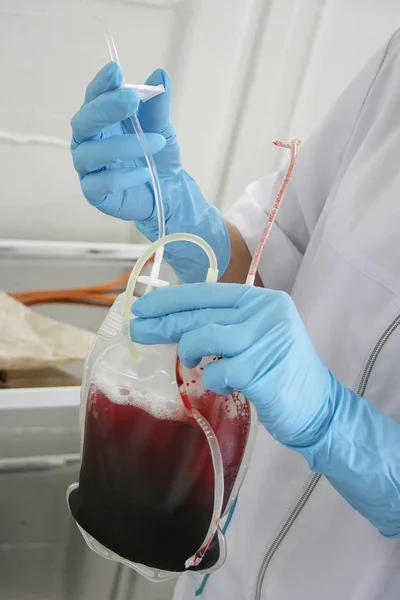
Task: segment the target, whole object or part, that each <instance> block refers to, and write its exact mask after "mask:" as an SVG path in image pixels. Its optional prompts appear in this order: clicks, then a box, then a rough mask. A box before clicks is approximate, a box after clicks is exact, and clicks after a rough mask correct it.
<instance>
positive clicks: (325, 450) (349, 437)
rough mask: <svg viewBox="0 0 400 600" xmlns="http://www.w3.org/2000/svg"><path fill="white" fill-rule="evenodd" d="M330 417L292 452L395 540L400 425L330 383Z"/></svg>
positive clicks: (399, 518)
mask: <svg viewBox="0 0 400 600" xmlns="http://www.w3.org/2000/svg"><path fill="white" fill-rule="evenodd" d="M332 393H333V394H334V412H333V414H332V418H331V420H330V423H329V427H328V428H327V430H326V433H325V434H324V435H323V436H322V437H321V439H320V440H319V441H318V442H316V443H315V444H314V445H310V446H308V447H305V448H294V449H295V450H297V451H298V452H300V453H301V454H303V456H304V457H305V458H306V459H307V461H308V463H309V465H310V468H311V470H312V471H314V472H317V473H321V474H322V475H324V476H325V477H326V478H327V479H328V481H330V483H331V484H332V485H333V486H334V487H335V488H336V490H337V491H338V492H339V493H340V494H341V495H342V496H343V497H344V498H345V500H347V502H348V503H349V504H350V505H351V506H352V507H353V508H355V509H356V510H357V511H358V512H360V513H361V514H362V515H363V516H364V517H366V518H367V519H368V520H369V521H370V522H371V523H372V524H373V525H374V526H375V527H376V528H377V529H379V531H380V532H381V533H382V534H383V535H384V536H386V537H393V538H399V537H400V424H399V423H397V422H396V421H394V420H393V419H390V418H389V417H387V416H386V415H385V414H384V413H383V412H381V411H380V410H379V409H378V408H376V407H375V406H373V405H372V404H370V403H369V402H368V401H367V400H365V399H364V398H360V397H359V396H357V395H356V394H355V393H354V392H352V391H350V390H349V389H347V388H346V387H344V386H343V385H342V384H341V383H340V382H339V381H338V380H335V386H334V389H333V392H332Z"/></svg>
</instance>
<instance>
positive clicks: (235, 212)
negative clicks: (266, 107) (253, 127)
mask: <svg viewBox="0 0 400 600" xmlns="http://www.w3.org/2000/svg"><path fill="white" fill-rule="evenodd" d="M396 34H397V32H396V33H395V34H394V35H393V36H392V38H391V39H390V40H389V42H388V43H387V44H386V45H385V46H384V47H383V48H381V50H380V51H379V52H377V53H376V54H375V56H374V57H373V58H372V59H371V60H370V61H369V63H368V64H367V65H366V66H365V67H364V69H363V70H362V71H361V72H360V73H359V74H358V75H357V77H356V78H355V79H354V80H353V82H352V83H351V84H350V85H349V87H348V88H347V90H346V91H345V92H344V93H343V94H342V96H341V97H340V98H339V99H338V101H337V102H336V104H335V105H334V107H333V108H332V109H331V111H330V112H329V113H328V115H327V116H326V117H325V119H324V120H323V121H322V123H321V124H320V126H319V127H318V128H317V130H316V131H315V133H314V134H313V135H312V137H311V138H310V139H309V140H308V141H307V143H306V144H305V145H304V147H300V149H299V155H298V159H297V163H296V166H295V169H294V172H293V176H292V180H291V182H290V185H289V187H288V190H287V193H286V196H285V199H284V201H283V203H282V207H281V209H280V212H279V214H278V218H277V220H276V225H275V226H274V227H273V229H272V231H271V235H270V238H269V240H268V245H267V248H266V251H265V258H264V259H263V260H262V261H261V265H260V268H259V274H260V276H261V279H262V281H263V283H264V285H265V286H267V287H269V288H273V289H279V290H283V291H286V292H289V293H290V291H291V289H292V287H293V283H294V280H295V277H296V275H297V272H298V269H299V267H300V264H301V261H302V258H303V255H304V253H305V251H306V249H307V245H308V243H309V241H310V237H311V235H312V232H313V230H314V228H315V226H316V224H317V221H318V219H319V217H320V215H321V213H322V211H323V208H324V205H325V203H326V202H327V200H328V198H329V195H330V194H331V193H333V192H334V190H335V183H336V181H337V180H338V175H339V174H340V173H341V172H342V171H343V170H345V169H346V167H347V165H348V163H349V161H350V160H351V155H352V154H351V149H348V146H349V142H350V140H351V136H352V132H353V130H354V128H355V126H356V124H357V121H358V119H359V116H360V114H361V112H362V109H363V105H364V102H365V100H366V98H367V96H368V94H369V92H370V90H371V89H372V87H373V85H374V82H375V79H376V77H377V75H378V73H379V71H380V69H381V67H382V64H383V62H384V60H385V58H386V56H387V54H388V53H389V52H390V46H391V43H392V39H393V37H394V36H395V35H396ZM310 101H312V99H310ZM283 175H284V171H281V172H279V173H277V174H273V175H270V176H268V177H263V178H261V179H259V180H258V181H255V182H254V183H252V184H250V185H249V186H248V187H247V189H246V191H245V193H244V194H243V196H242V197H241V198H240V199H239V200H238V201H237V202H236V203H235V204H234V205H233V207H232V208H231V209H230V210H229V211H228V212H227V214H226V218H227V220H228V221H230V222H231V223H232V224H233V225H235V226H236V227H237V228H238V230H239V232H240V233H241V235H242V237H243V239H244V240H245V242H246V244H247V246H248V248H249V250H250V252H251V254H253V253H254V251H255V249H256V246H257V244H258V241H259V239H260V236H261V232H262V230H263V228H264V227H265V225H266V222H267V218H268V212H269V211H270V210H271V207H272V206H273V204H274V200H275V197H276V194H277V192H278V189H279V185H280V183H281V181H282V178H283Z"/></svg>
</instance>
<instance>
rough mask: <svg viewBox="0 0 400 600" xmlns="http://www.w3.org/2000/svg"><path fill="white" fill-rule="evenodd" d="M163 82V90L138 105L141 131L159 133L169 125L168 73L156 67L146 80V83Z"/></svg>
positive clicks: (169, 93) (169, 86)
mask: <svg viewBox="0 0 400 600" xmlns="http://www.w3.org/2000/svg"><path fill="white" fill-rule="evenodd" d="M160 83H161V84H163V85H164V88H165V92H164V93H163V94H159V95H158V96H155V97H154V98H151V99H150V100H147V102H141V103H140V105H139V112H138V116H139V120H140V124H141V126H142V128H143V131H146V132H152V133H161V134H163V133H164V132H166V131H167V129H168V128H169V126H170V104H171V82H170V78H169V75H168V73H167V72H166V71H163V70H162V69H157V70H156V71H154V73H152V74H151V75H150V77H148V79H147V80H146V84H147V85H159V84H160Z"/></svg>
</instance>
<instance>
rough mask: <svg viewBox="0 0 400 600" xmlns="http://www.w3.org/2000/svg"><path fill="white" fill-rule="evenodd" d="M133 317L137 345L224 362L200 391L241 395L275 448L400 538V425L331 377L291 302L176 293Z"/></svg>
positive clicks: (223, 291) (212, 367) (258, 293)
mask: <svg viewBox="0 0 400 600" xmlns="http://www.w3.org/2000/svg"><path fill="white" fill-rule="evenodd" d="M133 312H134V314H135V315H136V316H137V317H138V318H136V319H133V320H132V326H131V335H132V339H134V340H136V341H137V342H139V343H142V344H165V343H178V344H179V355H180V358H181V360H182V361H183V363H184V364H185V365H186V366H188V367H193V366H194V365H196V364H197V363H198V362H199V360H200V359H201V358H202V357H204V356H210V355H215V356H219V357H222V358H221V359H220V360H218V361H215V362H212V363H210V364H209V365H208V366H206V367H205V369H204V372H203V383H204V386H205V387H206V388H208V389H210V390H212V391H214V392H216V393H219V394H226V393H228V392H230V391H232V389H237V390H240V391H241V392H243V394H244V395H245V396H246V397H247V398H248V399H249V400H250V401H251V402H252V403H253V404H254V405H255V406H256V408H257V413H258V418H259V421H260V422H261V423H262V424H263V425H264V426H265V427H266V428H267V429H268V431H269V432H270V433H271V434H272V435H273V436H274V437H275V438H276V439H277V440H278V441H280V442H281V443H283V444H285V445H286V446H289V447H290V448H292V449H294V450H296V451H297V452H300V453H301V454H303V455H304V456H305V458H306V459H307V460H308V462H309V465H310V467H311V469H313V470H314V471H316V472H318V473H322V474H323V475H325V476H326V477H327V478H328V479H329V481H330V482H331V483H332V485H333V486H334V487H335V488H336V489H337V490H338V491H339V493H341V494H342V496H343V497H344V498H345V499H346V500H347V501H348V502H349V503H350V504H351V505H352V506H353V507H354V508H356V509H357V510H358V511H359V512H360V513H361V514H363V515H364V516H365V517H366V518H368V519H369V520H370V521H371V522H372V523H373V524H374V525H375V526H376V527H377V528H378V529H379V530H380V531H381V532H382V533H383V534H384V535H386V536H389V537H400V460H399V456H400V424H399V423H397V422H395V421H394V420H392V419H390V418H388V417H387V416H385V415H384V414H383V413H382V412H380V411H379V410H378V409H377V408H375V407H374V406H373V405H372V404H370V403H369V402H367V401H366V400H365V399H363V398H360V397H359V396H357V395H356V394H355V393H354V392H352V391H351V390H349V389H347V388H346V387H345V386H344V385H343V384H342V383H341V382H340V381H338V379H336V377H334V375H333V374H332V373H331V372H330V371H329V370H328V368H327V367H326V366H325V365H324V364H323V363H322V362H321V360H320V359H319V358H318V356H317V354H316V352H315V350H314V348H313V346H312V343H311V341H310V339H309V337H308V335H307V332H306V330H305V328H304V326H303V323H302V321H301V319H300V316H299V314H298V312H297V310H296V308H295V305H294V303H293V301H292V300H291V298H290V297H289V296H288V295H287V294H285V293H283V292H276V291H272V290H267V289H263V288H256V287H248V286H244V285H235V284H208V283H202V284H195V285H187V286H174V287H169V288H164V289H159V290H155V291H154V292H151V293H150V294H148V295H146V296H144V297H142V298H140V299H139V300H137V301H136V302H135V304H134V305H133Z"/></svg>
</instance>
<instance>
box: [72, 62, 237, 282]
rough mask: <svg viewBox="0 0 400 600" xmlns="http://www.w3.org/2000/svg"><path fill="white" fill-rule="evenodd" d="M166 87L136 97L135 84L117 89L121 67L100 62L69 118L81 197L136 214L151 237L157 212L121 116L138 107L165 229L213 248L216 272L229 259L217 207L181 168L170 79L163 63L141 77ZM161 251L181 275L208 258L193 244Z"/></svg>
mask: <svg viewBox="0 0 400 600" xmlns="http://www.w3.org/2000/svg"><path fill="white" fill-rule="evenodd" d="M146 83H148V84H150V85H158V84H160V83H162V84H164V86H165V90H166V91H165V93H164V94H161V95H159V96H156V97H155V98H152V99H151V100H148V101H147V102H140V103H139V98H138V96H137V94H136V93H135V92H134V91H133V90H129V89H121V88H120V86H121V84H122V73H121V70H120V68H119V66H118V65H117V64H115V63H109V64H108V65H106V66H105V67H104V68H103V69H102V70H101V71H100V72H99V73H98V75H97V76H96V77H95V79H94V80H93V81H92V83H91V84H90V85H89V87H88V89H87V91H86V96H85V103H84V105H83V106H82V108H81V109H80V110H79V111H78V112H77V113H76V115H75V116H74V117H73V119H72V121H71V125H72V131H73V139H72V146H71V148H72V157H73V163H74V167H75V169H76V171H77V172H78V174H79V177H80V181H81V187H82V192H83V194H84V196H85V197H86V199H87V200H88V201H89V202H90V204H93V205H94V206H96V207H97V208H98V209H99V210H101V211H102V212H104V213H106V214H108V215H112V216H114V217H118V218H120V219H124V220H126V221H135V222H136V225H137V227H138V229H139V230H140V231H141V232H142V233H143V234H144V235H145V236H146V237H147V238H148V239H149V240H151V241H155V240H156V239H157V237H158V227H157V215H156V211H155V202H154V196H153V192H152V187H151V184H150V173H149V171H148V169H147V167H146V163H145V160H144V158H143V154H142V150H141V147H140V144H139V141H138V140H137V138H136V136H135V135H134V133H133V131H132V126H131V123H130V122H129V121H128V120H127V119H128V117H129V116H130V115H132V114H133V113H134V112H135V111H138V116H139V121H140V123H141V125H142V128H143V131H144V132H145V134H146V137H147V140H148V142H149V146H150V149H151V151H152V153H153V154H154V155H155V156H154V159H155V162H156V166H157V171H158V175H159V178H160V185H161V191H162V195H163V202H164V208H165V217H166V230H167V233H177V232H185V233H195V234H197V235H199V236H201V237H202V238H203V239H205V240H207V241H208V242H209V244H210V245H211V246H212V247H213V249H214V251H215V252H216V255H217V259H218V267H219V274H220V275H222V274H223V272H224V271H225V270H226V268H227V266H228V264H229V260H230V240H229V234H228V231H227V228H226V225H225V221H224V219H223V217H222V215H221V213H220V212H219V211H218V210H217V209H216V208H215V207H214V206H212V205H211V204H210V203H209V202H207V201H206V200H205V198H204V197H203V195H202V193H201V191H200V189H199V187H198V185H197V184H196V182H195V181H194V180H193V179H192V178H191V177H190V175H188V174H187V173H186V172H185V171H184V170H183V168H182V165H181V162H180V155H179V146H178V141H177V137H176V134H175V130H174V128H173V126H172V125H171V122H170V115H169V112H170V100H171V92H170V81H169V77H168V75H167V73H166V72H165V71H161V70H159V71H155V72H154V73H153V74H152V75H151V76H150V77H149V79H148V80H147V82H146ZM164 257H165V259H166V260H167V262H169V264H170V265H171V266H172V268H173V269H174V270H175V272H176V274H177V275H178V277H179V278H180V279H181V281H185V282H193V281H201V280H204V279H205V276H206V273H207V269H208V261H207V258H206V255H205V254H204V252H203V251H202V250H201V249H200V248H198V247H197V246H194V245H193V244H186V243H175V244H170V245H168V246H166V248H165V254H164Z"/></svg>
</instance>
